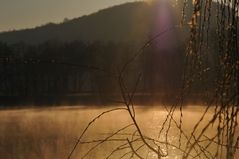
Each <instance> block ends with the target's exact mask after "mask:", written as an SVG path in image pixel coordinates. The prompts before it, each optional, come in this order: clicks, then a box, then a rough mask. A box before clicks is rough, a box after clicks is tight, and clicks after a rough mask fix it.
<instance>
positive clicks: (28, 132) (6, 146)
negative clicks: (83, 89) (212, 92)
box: [0, 106, 239, 159]
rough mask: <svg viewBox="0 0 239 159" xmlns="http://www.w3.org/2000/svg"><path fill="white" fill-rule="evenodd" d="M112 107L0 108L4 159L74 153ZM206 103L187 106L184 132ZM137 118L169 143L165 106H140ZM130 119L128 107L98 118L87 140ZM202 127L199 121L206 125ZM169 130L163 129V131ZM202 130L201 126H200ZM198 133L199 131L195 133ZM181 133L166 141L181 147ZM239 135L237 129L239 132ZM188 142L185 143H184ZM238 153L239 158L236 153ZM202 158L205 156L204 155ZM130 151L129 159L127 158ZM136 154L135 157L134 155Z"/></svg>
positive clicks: (103, 150) (100, 151)
mask: <svg viewBox="0 0 239 159" xmlns="http://www.w3.org/2000/svg"><path fill="white" fill-rule="evenodd" d="M109 109H112V107H104V108H102V107H101V108H99V107H91V108H85V107H60V108H41V109H39V108H38V109H21V110H2V111H0V116H1V118H0V124H1V127H0V154H1V158H4V159H18V158H19V159H33V158H34V159H51V158H58V159H66V158H67V156H68V155H69V152H70V151H71V149H72V147H73V145H74V143H75V142H76V140H77V139H78V137H79V135H80V134H81V132H82V131H83V129H84V128H85V127H86V126H87V125H88V123H89V122H90V120H91V119H92V118H94V117H96V116H97V115H98V114H100V113H101V112H103V111H106V110H109ZM204 109H205V107H200V106H191V107H187V108H185V110H184V113H183V125H182V126H183V131H184V132H185V133H186V134H188V135H189V134H190V133H191V131H192V129H193V127H194V125H195V123H196V122H197V121H198V120H199V118H200V117H201V115H202V113H203V110H204ZM136 111H137V116H136V118H137V121H138V123H139V126H140V128H141V129H142V132H143V134H144V135H147V136H148V137H151V138H155V139H158V140H159V141H161V142H164V141H165V135H160V136H159V138H158V135H159V131H160V129H161V128H162V123H163V122H164V119H165V118H166V116H167V115H168V113H167V111H166V110H165V108H163V107H151V108H148V107H147V108H146V107H143V106H139V107H137V108H136ZM212 115H213V108H212V109H211V110H210V113H209V114H208V115H206V117H205V118H204V123H207V122H208V121H209V120H210V119H211V117H212ZM179 117H180V112H179V111H178V110H177V111H176V112H175V114H174V119H175V120H176V121H179ZM129 123H131V120H130V117H129V115H128V113H127V112H126V111H117V112H112V113H110V114H107V115H106V116H104V117H101V118H100V119H99V120H97V121H96V122H95V123H94V124H93V126H92V127H91V128H90V129H89V131H88V133H87V134H86V136H84V138H83V139H84V141H93V140H100V139H104V138H105V137H107V136H108V135H109V134H112V133H114V132H116V131H117V130H118V129H119V128H122V127H124V126H126V125H128V124H129ZM202 126H203V125H201V128H202ZM133 130H134V128H133V127H132V128H129V129H127V131H122V132H120V133H119V134H118V135H117V136H115V137H113V138H112V141H110V142H107V143H105V144H103V145H102V146H100V147H98V148H97V149H95V150H94V151H92V152H91V153H90V154H89V155H88V156H87V158H97V159H98V158H99V159H101V158H106V157H107V156H109V154H110V153H111V152H112V151H113V150H114V149H115V148H116V147H118V146H119V145H120V144H122V143H123V142H122V141H115V140H113V139H116V138H117V139H122V140H125V139H127V138H129V137H132V136H131V134H128V133H129V132H132V131H133ZM166 130H167V129H166V128H165V129H164V131H163V132H162V134H165V132H166ZM199 130H200V129H199ZM215 130H216V128H213V127H211V128H210V129H209V130H208V131H207V132H206V134H207V136H208V137H211V136H213V135H215V133H216V131H215ZM196 133H199V132H196ZM179 134H180V131H179V130H178V129H177V127H176V125H175V124H172V125H171V128H170V131H169V134H168V137H169V138H168V141H169V143H171V144H173V145H178V142H179V139H178V138H179ZM236 134H239V131H237V132H236ZM181 142H182V145H185V143H186V141H181ZM94 144H95V143H92V144H83V145H79V147H77V150H76V152H75V153H74V155H73V158H79V157H82V156H83V155H84V154H85V153H86V152H87V151H88V150H89V149H90V148H91V147H92V146H93V145H94ZM134 146H135V147H139V146H140V143H138V144H137V143H136V144H135V145H134ZM162 149H163V150H165V151H166V146H165V145H164V144H162ZM207 150H208V151H211V152H214V151H215V144H214V145H211V146H210V147H209V148H208V149H207ZM128 151H129V150H128V149H125V150H122V151H119V152H117V153H115V155H114V156H112V158H119V157H120V156H122V155H123V154H125V153H127V152H128ZM141 151H145V152H141V153H143V154H144V155H145V154H146V153H147V154H146V155H147V156H148V158H149V159H151V158H152V159H153V158H155V156H154V154H153V153H151V152H148V151H146V148H142V149H141ZM236 155H237V156H236V157H238V156H239V152H238V151H237V153H236ZM202 156H203V155H202ZM129 157H130V155H126V156H125V158H129ZM134 157H135V158H136V156H134ZM180 157H182V151H180V150H178V149H177V148H176V147H170V148H169V155H168V156H167V157H166V158H167V159H174V158H180Z"/></svg>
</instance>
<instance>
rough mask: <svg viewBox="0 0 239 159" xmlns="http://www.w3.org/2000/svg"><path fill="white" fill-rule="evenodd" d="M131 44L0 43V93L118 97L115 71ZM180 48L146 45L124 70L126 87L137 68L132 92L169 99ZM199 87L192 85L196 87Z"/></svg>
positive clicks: (178, 73) (177, 83) (177, 78)
mask: <svg viewBox="0 0 239 159" xmlns="http://www.w3.org/2000/svg"><path fill="white" fill-rule="evenodd" d="M138 46H139V45H138V44H134V43H131V44H130V43H113V42H109V43H102V42H92V43H84V42H80V41H74V42H64V43H63V42H59V41H48V42H45V43H42V44H40V45H27V44H24V43H17V44H11V45H10V44H5V43H0V61H1V62H0V65H1V67H0V73H1V76H0V80H1V83H0V96H1V97H2V98H4V97H19V98H20V97H21V98H22V97H42V96H43V97H47V96H85V95H87V96H98V97H99V96H100V98H102V97H107V96H115V97H116V96H117V95H119V94H120V89H119V85H118V82H117V80H115V77H114V76H115V75H116V74H117V73H118V72H117V71H119V70H120V69H121V68H122V67H124V65H125V63H127V61H128V60H130V59H131V58H132V57H133V56H134V54H135V52H137V51H138ZM182 48H183V47H181V46H177V47H176V49H175V50H173V51H172V50H171V51H168V50H159V49H158V48H157V47H156V46H154V45H151V46H149V47H147V48H146V49H144V50H143V51H142V53H140V56H139V57H137V59H136V60H134V62H133V63H131V65H130V67H128V69H127V71H126V78H127V80H126V81H127V85H128V87H129V88H130V87H133V86H134V81H135V79H136V78H137V77H138V73H139V72H142V73H143V74H142V80H141V81H140V85H139V88H140V89H139V90H138V92H137V95H139V96H145V97H146V98H148V97H150V98H154V97H155V98H154V99H159V100H161V99H160V98H159V97H162V98H166V95H167V98H166V100H168V99H169V100H170V99H172V95H176V94H177V93H178V90H179V89H180V87H181V80H182V70H183V65H184V50H183V49H182ZM200 88H201V87H196V88H195V90H194V91H195V92H196V90H200Z"/></svg>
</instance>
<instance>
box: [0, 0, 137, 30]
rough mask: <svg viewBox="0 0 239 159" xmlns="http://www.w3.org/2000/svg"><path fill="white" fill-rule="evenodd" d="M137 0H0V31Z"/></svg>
mask: <svg viewBox="0 0 239 159" xmlns="http://www.w3.org/2000/svg"><path fill="white" fill-rule="evenodd" d="M132 1H137V0H0V31H7V30H12V29H22V28H30V27H34V26H39V25H41V24H46V23H48V22H61V21H63V19H64V18H65V17H67V18H74V17H79V16H82V15H85V14H90V13H92V12H95V11H97V10H99V9H103V8H106V7H109V6H113V5H116V4H121V3H125V2H132Z"/></svg>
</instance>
